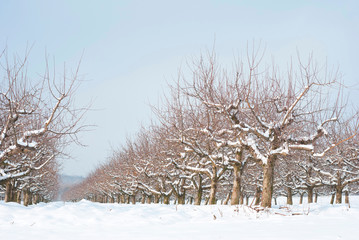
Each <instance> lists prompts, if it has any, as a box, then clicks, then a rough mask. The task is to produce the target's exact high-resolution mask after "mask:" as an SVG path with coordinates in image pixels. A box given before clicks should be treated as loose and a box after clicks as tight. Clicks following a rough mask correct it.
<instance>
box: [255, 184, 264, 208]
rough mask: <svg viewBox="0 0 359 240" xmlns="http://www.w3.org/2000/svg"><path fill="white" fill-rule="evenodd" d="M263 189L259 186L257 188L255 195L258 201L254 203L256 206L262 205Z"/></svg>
mask: <svg viewBox="0 0 359 240" xmlns="http://www.w3.org/2000/svg"><path fill="white" fill-rule="evenodd" d="M261 192H262V191H261V187H259V186H257V188H256V194H255V196H254V197H255V198H256V200H255V202H254V205H256V206H257V205H259V204H260V203H261Z"/></svg>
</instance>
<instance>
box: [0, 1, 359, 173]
mask: <svg viewBox="0 0 359 240" xmlns="http://www.w3.org/2000/svg"><path fill="white" fill-rule="evenodd" d="M358 12H359V1H356V0H352V1H346V0H343V1H339V0H336V1H330V0H326V1H320V0H317V1H312V0H310V1H305V0H304V1H287V0H283V1H275V0H272V1H267V0H263V1H256V0H248V1H241V0H237V1H234V0H233V1H229V0H228V1H226V0H216V1H215V0H212V1H210V0H208V1H202V0H199V1H195V0H191V1H187V0H181V1H169V0H167V1H166V0H163V1H152V0H148V1H130V0H128V1H126V0H122V1H121V0H118V1H105V0H102V1H100V0H99V1H89V0H86V1H79V0H76V1H74V0H68V1H64V0H62V1H48V0H43V1H36V0H32V1H26V0H23V1H17V0H14V1H10V0H2V1H1V2H0V48H4V47H5V46H7V47H8V51H9V53H15V52H16V53H19V54H21V53H24V51H25V49H26V46H27V45H34V47H33V48H32V50H31V54H30V60H29V61H30V66H31V67H32V68H31V70H30V71H32V72H33V73H35V72H39V73H41V72H43V67H44V56H45V51H46V52H47V53H48V54H49V55H50V56H51V57H54V58H55V59H56V64H57V65H59V66H61V64H63V63H64V62H66V65H67V66H73V67H76V64H77V62H78V61H79V60H80V58H81V56H82V54H83V53H84V54H83V58H82V63H81V68H80V72H81V74H82V76H83V78H84V79H85V80H86V81H85V82H84V83H83V84H82V85H81V88H80V89H79V92H78V93H77V97H76V98H77V102H78V104H86V103H88V102H89V101H90V100H91V99H92V101H93V106H92V108H93V109H97V110H96V111H90V112H89V113H88V114H87V120H86V122H87V123H88V124H96V125H97V128H95V130H93V131H91V132H87V133H83V134H81V136H80V137H81V140H82V142H83V144H86V145H88V147H86V148H82V147H80V146H73V147H71V148H70V149H68V151H69V152H71V154H72V156H73V158H74V159H73V160H67V161H66V162H65V163H64V165H63V172H64V173H65V174H69V175H82V176H86V175H87V174H88V173H89V172H91V171H92V170H94V169H95V167H96V166H97V165H98V164H99V163H101V162H104V161H105V160H106V158H107V157H108V156H109V155H110V154H111V149H112V148H117V147H119V146H120V145H121V144H123V143H124V142H125V139H126V136H131V135H133V134H135V133H136V132H137V130H138V129H139V128H140V125H141V124H144V125H146V124H148V122H149V121H150V118H151V109H150V107H149V105H148V104H149V103H153V104H156V103H157V101H158V99H159V96H160V95H161V94H162V93H163V92H164V91H166V84H167V83H166V82H168V81H171V80H172V79H173V78H175V77H176V75H177V72H178V69H179V67H182V68H185V67H186V60H188V59H190V58H191V57H195V56H199V55H200V53H201V52H204V51H206V49H212V47H213V45H214V46H215V49H216V52H217V54H218V55H219V58H220V59H222V61H223V62H224V63H225V64H228V63H230V61H231V60H233V57H234V56H237V55H240V54H241V53H243V52H245V51H246V45H247V42H248V41H249V42H252V41H253V40H256V41H259V40H261V41H262V42H263V43H264V44H265V45H266V53H267V55H269V56H273V57H274V58H275V59H276V62H279V63H285V62H286V61H288V60H289V58H290V56H295V55H296V51H297V49H298V50H299V51H300V52H301V53H302V54H303V55H307V54H309V53H310V52H313V53H314V56H315V57H316V59H318V60H319V61H324V60H325V59H328V62H329V63H330V64H333V65H335V66H340V69H341V71H342V73H343V74H344V80H345V82H346V83H347V84H348V85H355V84H356V83H359V74H358V71H357V70H358V68H359V64H358V63H359V61H358V59H359V57H358V56H359V14H358ZM60 70H61V67H60V69H59V70H58V71H60ZM34 76H36V75H34ZM353 89H354V91H352V94H353V97H352V99H355V100H357V101H358V102H359V97H355V94H357V95H359V94H358V93H359V92H358V90H356V89H357V88H353ZM355 100H354V102H355Z"/></svg>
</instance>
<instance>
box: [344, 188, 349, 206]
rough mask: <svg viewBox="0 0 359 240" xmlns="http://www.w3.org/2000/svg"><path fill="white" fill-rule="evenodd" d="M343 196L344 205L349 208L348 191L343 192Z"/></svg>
mask: <svg viewBox="0 0 359 240" xmlns="http://www.w3.org/2000/svg"><path fill="white" fill-rule="evenodd" d="M344 194H345V203H346V204H348V205H349V206H350V203H349V191H348V190H347V191H345V192H344Z"/></svg>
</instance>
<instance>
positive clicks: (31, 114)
mask: <svg viewBox="0 0 359 240" xmlns="http://www.w3.org/2000/svg"><path fill="white" fill-rule="evenodd" d="M28 55H29V52H26V54H25V55H24V57H19V56H15V57H13V58H11V59H9V57H8V54H7V50H6V49H5V50H4V51H3V52H2V53H1V55H0V68H1V70H0V71H1V80H0V81H1V84H0V192H4V198H5V201H6V202H10V201H16V202H19V203H20V202H21V201H23V203H24V204H25V205H28V204H31V203H32V202H35V203H36V202H39V201H49V200H52V199H54V197H55V196H56V194H57V189H58V182H59V164H58V163H57V161H56V159H57V158H58V157H59V155H60V154H61V153H62V152H63V148H64V147H65V146H66V145H67V144H68V143H69V140H70V141H73V140H76V134H77V133H78V131H80V130H81V127H79V126H80V124H79V121H80V120H81V117H82V114H83V112H84V109H75V108H74V106H73V103H72V102H73V101H72V100H73V99H72V98H73V95H74V91H75V90H76V88H77V86H78V83H77V70H76V71H75V73H73V74H72V75H71V76H67V75H66V69H65V72H64V73H63V75H62V76H58V75H56V73H55V71H53V72H52V71H50V69H49V65H48V61H46V65H45V73H44V74H43V75H41V76H39V77H38V79H39V80H36V79H32V78H30V77H29V76H28V75H27V72H28V69H27V67H28ZM59 79H61V80H59ZM69 137H70V138H69ZM71 137H72V138H71Z"/></svg>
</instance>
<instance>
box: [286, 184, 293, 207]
mask: <svg viewBox="0 0 359 240" xmlns="http://www.w3.org/2000/svg"><path fill="white" fill-rule="evenodd" d="M287 204H288V205H293V193H292V189H291V188H290V187H287Z"/></svg>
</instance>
